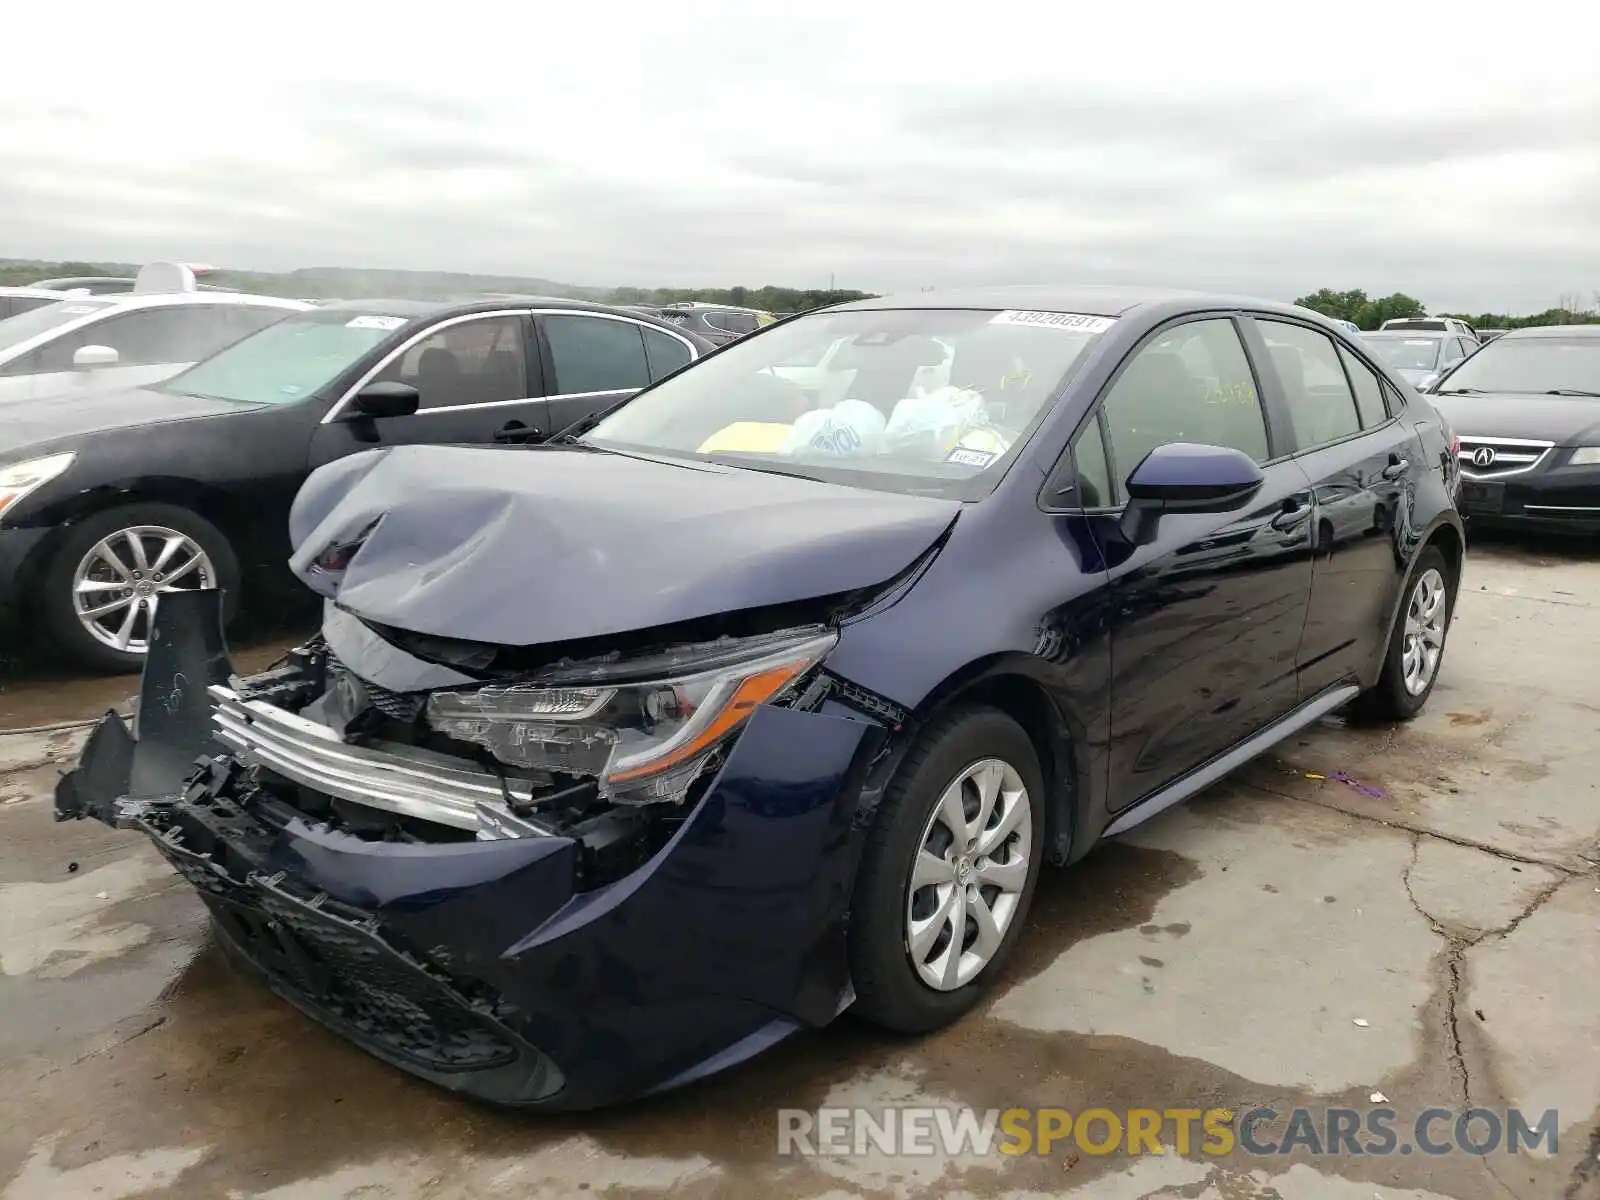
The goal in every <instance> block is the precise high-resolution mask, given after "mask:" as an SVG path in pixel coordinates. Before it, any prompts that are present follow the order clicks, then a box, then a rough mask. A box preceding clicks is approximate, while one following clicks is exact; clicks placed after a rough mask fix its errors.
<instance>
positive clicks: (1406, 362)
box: [1365, 333, 1444, 371]
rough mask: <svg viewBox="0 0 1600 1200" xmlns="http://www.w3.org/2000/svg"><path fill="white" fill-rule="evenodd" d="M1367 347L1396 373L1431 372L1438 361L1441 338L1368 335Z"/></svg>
mask: <svg viewBox="0 0 1600 1200" xmlns="http://www.w3.org/2000/svg"><path fill="white" fill-rule="evenodd" d="M1365 341H1366V343H1367V345H1369V346H1371V347H1372V349H1373V351H1374V352H1375V353H1376V354H1377V355H1378V357H1380V358H1382V359H1383V361H1384V362H1386V363H1388V364H1389V365H1390V366H1391V367H1393V368H1394V369H1395V370H1396V371H1431V370H1433V369H1434V366H1435V365H1436V364H1437V363H1438V361H1439V347H1440V346H1443V345H1444V339H1443V338H1427V337H1379V336H1377V335H1376V334H1370V333H1369V334H1368V335H1367V336H1366V339H1365Z"/></svg>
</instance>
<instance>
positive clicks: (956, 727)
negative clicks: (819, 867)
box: [850, 708, 1044, 1033]
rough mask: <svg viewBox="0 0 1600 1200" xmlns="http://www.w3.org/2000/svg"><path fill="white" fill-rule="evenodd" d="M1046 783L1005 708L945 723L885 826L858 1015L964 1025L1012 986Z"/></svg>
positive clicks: (853, 948)
mask: <svg viewBox="0 0 1600 1200" xmlns="http://www.w3.org/2000/svg"><path fill="white" fill-rule="evenodd" d="M1043 804H1044V779H1043V775H1042V772H1041V771H1040V769H1039V760H1038V755H1037V753H1036V752H1035V750H1034V748H1033V742H1032V741H1031V739H1030V738H1029V737H1028V735H1027V733H1026V732H1025V731H1024V730H1023V729H1022V727H1021V726H1020V725H1018V724H1017V723H1016V722H1015V721H1014V720H1012V719H1011V718H1010V717H1009V716H1007V715H1006V714H1005V713H1003V712H999V711H998V710H996V709H992V708H967V709H960V710H956V711H953V712H950V713H949V714H947V715H945V716H943V717H939V718H936V719H935V720H933V721H931V722H930V723H929V725H928V726H927V727H926V728H925V729H924V730H923V731H922V732H921V734H919V735H918V737H917V739H916V741H915V742H914V743H913V744H912V746H911V747H910V748H909V749H908V750H907V751H906V755H905V758H904V759H903V760H902V761H901V763H900V765H899V767H898V769H897V770H896V772H895V776H894V779H893V780H892V781H891V782H890V784H889V787H888V788H887V789H886V791H885V792H884V797H883V801H882V803H881V804H879V806H878V811H877V813H876V814H875V816H874V817H873V825H872V830H871V832H870V833H869V834H868V836H867V844H866V846H865V848H864V850H863V854H862V862H861V870H860V874H859V875H858V876H857V879H856V887H855V893H854V896H853V898H852V901H851V913H850V967H851V975H852V979H853V981H854V984H855V989H856V1004H855V1011H856V1012H857V1013H858V1014H859V1015H860V1016H863V1017H866V1018H867V1019H868V1020H871V1021H874V1022H876V1023H878V1024H880V1025H884V1026H886V1027H888V1028H891V1029H899V1030H903V1031H905V1032H909V1033H916V1032H922V1031H925V1030H929V1029H937V1028H938V1027H939V1026H941V1025H945V1024H948V1023H949V1022H951V1021H953V1020H955V1019H956V1018H957V1017H959V1016H960V1015H961V1014H962V1013H964V1012H965V1011H966V1010H967V1009H969V1008H971V1007H972V1006H973V1004H975V1003H977V1001H978V998H979V997H980V996H981V995H982V994H983V992H984V990H985V989H986V988H987V987H988V986H989V985H990V984H991V983H992V982H993V981H994V979H995V978H996V976H997V975H998V974H999V972H1000V970H1001V968H1002V966H1003V964H1004V962H1005V959H1006V958H1007V956H1008V955H1009V954H1010V952H1011V950H1012V948H1013V947H1014V946H1015V945H1016V941H1017V937H1018V935H1019V934H1020V933H1021V931H1022V927H1023V924H1024V922H1025V921H1026V919H1027V913H1028V904H1029V902H1030V900H1031V898H1032V896H1033V889H1034V885H1035V883H1037V881H1038V876H1039V864H1040V861H1041V859H1042V857H1043V843H1044V837H1043V831H1044V808H1043Z"/></svg>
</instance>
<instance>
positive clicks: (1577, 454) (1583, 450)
mask: <svg viewBox="0 0 1600 1200" xmlns="http://www.w3.org/2000/svg"><path fill="white" fill-rule="evenodd" d="M1571 461H1572V465H1573V466H1575V467H1592V466H1594V465H1595V464H1596V463H1600V446H1579V447H1578V448H1577V449H1576V450H1574V451H1573V452H1572V460H1571Z"/></svg>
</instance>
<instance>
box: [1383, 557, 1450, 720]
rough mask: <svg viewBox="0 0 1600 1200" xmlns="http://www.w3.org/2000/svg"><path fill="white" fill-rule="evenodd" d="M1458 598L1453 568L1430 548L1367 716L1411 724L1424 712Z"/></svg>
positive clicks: (1417, 568) (1415, 572)
mask: <svg viewBox="0 0 1600 1200" xmlns="http://www.w3.org/2000/svg"><path fill="white" fill-rule="evenodd" d="M1454 596H1455V580H1454V578H1453V573H1452V572H1451V570H1450V564H1449V562H1448V561H1446V559H1445V556H1444V552H1443V551H1441V550H1440V549H1439V547H1437V546H1429V547H1428V548H1427V549H1425V550H1424V551H1423V552H1422V553H1421V554H1419V555H1418V556H1417V561H1416V563H1415V564H1414V565H1413V566H1412V568H1411V575H1410V578H1408V579H1407V581H1406V590H1405V592H1404V593H1403V594H1402V597H1401V601H1400V603H1401V609H1400V613H1399V616H1398V617H1397V619H1396V620H1395V623H1394V632H1393V633H1392V634H1391V635H1390V637H1389V648H1388V651H1387V652H1386V653H1385V655H1384V659H1383V671H1382V673H1381V674H1379V676H1378V682H1377V683H1376V684H1374V685H1373V686H1372V687H1371V688H1370V689H1369V690H1368V691H1366V692H1364V693H1363V694H1362V696H1361V699H1360V707H1361V708H1362V709H1363V710H1364V711H1366V712H1367V713H1369V714H1371V715H1372V716H1376V717H1385V718H1388V719H1390V720H1397V721H1406V720H1410V719H1411V718H1412V717H1414V716H1416V715H1417V714H1418V713H1419V712H1421V711H1422V707H1423V705H1425V704H1426V703H1427V702H1428V697H1429V696H1430V695H1432V694H1433V685H1434V684H1435V683H1436V682H1438V679H1439V665H1440V664H1441V663H1442V662H1443V661H1444V642H1445V635H1446V634H1447V633H1448V632H1449V630H1450V618H1451V617H1452V616H1453V615H1454V611H1453V610H1454Z"/></svg>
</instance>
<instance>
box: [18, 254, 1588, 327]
mask: <svg viewBox="0 0 1600 1200" xmlns="http://www.w3.org/2000/svg"><path fill="white" fill-rule="evenodd" d="M137 270H138V267H136V266H134V265H131V264H128V263H90V262H32V261H26V262H25V261H18V260H10V261H6V260H0V285H6V286H17V285H25V284H29V283H33V282H35V281H37V280H40V279H50V278H53V277H55V278H59V277H62V276H74V275H124V276H127V275H133V274H134V273H136V272H137ZM206 282H207V283H211V284H216V285H218V286H221V287H231V288H237V289H238V290H240V291H248V292H256V293H259V294H262V295H267V296H294V297H304V298H307V299H332V298H340V299H349V300H362V299H373V298H379V297H383V298H393V299H444V298H448V297H453V296H468V295H474V294H479V293H485V292H507V293H523V294H529V295H542V296H567V297H574V298H579V299H585V300H596V301H600V302H602V303H607V304H643V305H663V304H677V303H681V302H683V301H686V300H688V301H693V300H698V301H702V302H706V303H710V304H729V305H734V306H737V307H740V308H759V309H765V310H766V311H768V312H775V313H791V312H808V311H810V310H811V309H813V308H823V307H825V306H827V305H829V304H843V303H845V302H846V301H850V300H862V299H866V298H867V297H869V296H871V295H872V294H873V293H870V292H861V291H855V290H853V289H849V288H789V287H778V286H776V285H774V284H767V285H765V286H763V287H727V288H684V287H676V288H642V287H617V288H593V287H579V286H577V285H573V284H565V283H557V282H555V281H553V280H549V279H536V278H531V277H527V276H520V275H477V274H467V273H464V272H445V271H385V270H350V269H345V268H338V267H308V268H302V269H301V270H297V271H288V272H283V273H279V274H273V273H268V272H263V271H216V272H213V273H212V274H210V275H208V276H206ZM1295 303H1296V304H1298V305H1300V306H1301V307H1303V308H1310V309H1315V310H1316V311H1317V312H1319V313H1322V314H1324V315H1325V316H1329V317H1337V318H1338V319H1340V320H1344V321H1353V322H1355V324H1356V325H1358V326H1359V327H1360V328H1362V329H1377V328H1379V327H1380V326H1381V325H1382V324H1383V323H1384V322H1385V321H1388V320H1391V319H1393V318H1396V317H1418V316H1422V315H1424V314H1425V313H1427V311H1428V310H1427V308H1426V307H1425V306H1424V305H1423V303H1422V301H1420V300H1418V299H1417V298H1416V297H1414V296H1408V295H1406V294H1405V293H1404V292H1394V293H1392V294H1391V295H1388V296H1376V297H1369V296H1368V295H1367V293H1366V292H1364V291H1362V290H1361V289H1360V288H1351V289H1349V290H1347V291H1338V290H1336V289H1334V288H1318V289H1317V290H1316V291H1314V292H1311V293H1309V294H1308V295H1305V296H1301V297H1300V298H1299V299H1297V300H1296V301H1295ZM1432 315H1434V316H1446V317H1460V318H1462V319H1463V320H1465V321H1468V322H1470V323H1471V324H1472V325H1473V326H1474V327H1475V328H1478V329H1520V328H1522V327H1524V326H1528V325H1586V324H1597V323H1600V292H1596V293H1594V305H1593V306H1589V305H1585V304H1584V303H1583V302H1582V299H1581V297H1579V296H1577V295H1566V296H1561V297H1558V299H1557V303H1556V305H1555V307H1553V308H1548V309H1546V310H1545V311H1543V312H1539V313H1524V314H1516V313H1491V312H1484V313H1454V312H1452V313H1435V314H1432Z"/></svg>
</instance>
